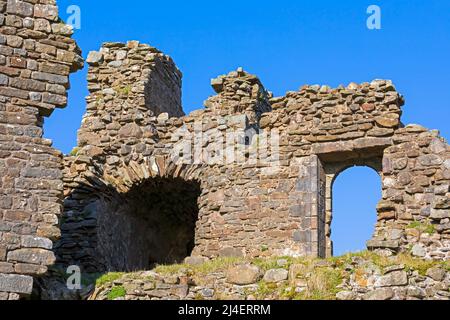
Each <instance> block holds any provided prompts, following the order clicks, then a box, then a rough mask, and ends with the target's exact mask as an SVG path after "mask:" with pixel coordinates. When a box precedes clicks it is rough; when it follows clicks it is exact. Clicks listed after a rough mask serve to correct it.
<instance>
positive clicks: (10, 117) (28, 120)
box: [0, 0, 83, 300]
mask: <svg viewBox="0 0 450 320" xmlns="http://www.w3.org/2000/svg"><path fill="white" fill-rule="evenodd" d="M0 31H1V32H0V299H13V300H14V299H19V298H20V297H21V296H22V295H28V294H30V293H31V290H32V286H33V278H32V277H33V276H39V275H43V274H45V273H46V272H47V267H48V266H49V265H52V264H53V263H54V262H55V255H54V253H53V251H52V246H53V245H52V241H54V240H56V239H58V238H59V236H60V228H59V222H58V218H59V217H60V215H61V212H62V200H63V199H62V197H63V184H62V165H63V162H62V160H63V159H62V154H61V152H60V151H57V150H55V149H53V148H52V146H51V141H49V140H47V139H44V138H43V137H42V124H43V121H44V120H43V117H45V116H49V115H50V114H51V113H52V111H53V110H54V109H55V108H61V107H64V106H65V105H66V103H67V97H66V92H67V89H68V88H69V74H70V72H73V71H76V70H78V69H80V68H81V67H82V66H83V60H82V58H81V57H80V50H79V48H78V47H77V45H76V43H75V42H74V41H73V40H72V39H71V38H70V36H71V34H72V29H71V28H70V27H68V26H67V25H65V24H64V23H62V21H61V20H60V19H59V18H58V9H57V7H56V5H55V1H52V0H42V1H39V0H32V1H31V0H29V1H15V0H9V1H0Z"/></svg>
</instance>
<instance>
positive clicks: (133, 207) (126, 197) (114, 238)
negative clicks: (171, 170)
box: [97, 178, 200, 271]
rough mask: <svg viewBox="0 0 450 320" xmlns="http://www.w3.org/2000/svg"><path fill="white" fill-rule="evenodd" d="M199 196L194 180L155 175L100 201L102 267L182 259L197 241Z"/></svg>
mask: <svg viewBox="0 0 450 320" xmlns="http://www.w3.org/2000/svg"><path fill="white" fill-rule="evenodd" d="M199 195H200V186H199V185H198V183H196V182H193V181H190V182H186V181H184V180H182V179H163V178H153V179H150V180H148V181H146V182H144V183H142V184H141V185H139V186H136V187H134V188H133V189H131V190H130V191H129V192H128V193H126V194H123V195H119V194H116V196H114V197H113V198H110V199H106V198H103V199H101V200H99V201H98V202H97V204H98V205H97V212H98V252H99V253H100V256H101V257H102V260H103V261H102V262H103V264H104V266H105V270H107V271H137V270H149V269H151V268H153V267H154V266H155V265H157V264H171V263H180V262H182V261H183V260H184V258H186V257H188V256H189V255H190V254H191V252H192V249H193V248H194V246H195V225H196V222H197V219H198V210H199V209H198V204H197V199H198V196H199ZM168 199H170V200H169V201H168Z"/></svg>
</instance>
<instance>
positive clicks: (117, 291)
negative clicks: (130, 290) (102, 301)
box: [107, 286, 127, 300]
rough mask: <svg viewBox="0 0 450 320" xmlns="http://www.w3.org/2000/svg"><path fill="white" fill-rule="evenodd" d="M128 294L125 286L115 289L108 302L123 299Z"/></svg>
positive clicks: (109, 293)
mask: <svg viewBox="0 0 450 320" xmlns="http://www.w3.org/2000/svg"><path fill="white" fill-rule="evenodd" d="M126 294H127V291H126V290H125V288H124V287H123V286H115V287H113V288H112V289H111V290H110V291H109V292H108V295H107V298H108V300H116V299H117V298H123V297H125V296H126Z"/></svg>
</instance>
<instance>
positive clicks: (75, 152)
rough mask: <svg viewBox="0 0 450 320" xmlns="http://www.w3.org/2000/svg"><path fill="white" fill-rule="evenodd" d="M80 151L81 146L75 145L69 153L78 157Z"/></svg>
mask: <svg viewBox="0 0 450 320" xmlns="http://www.w3.org/2000/svg"><path fill="white" fill-rule="evenodd" d="M79 152H80V148H79V147H75V148H73V149H72V151H70V153H69V155H70V156H72V157H76V156H77V155H78V153H79Z"/></svg>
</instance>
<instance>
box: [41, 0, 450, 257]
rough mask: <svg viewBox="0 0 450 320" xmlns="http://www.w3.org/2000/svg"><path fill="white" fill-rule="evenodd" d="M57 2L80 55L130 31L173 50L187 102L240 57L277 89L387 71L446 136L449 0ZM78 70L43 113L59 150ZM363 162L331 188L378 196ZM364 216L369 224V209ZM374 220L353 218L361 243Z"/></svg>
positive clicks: (410, 109)
mask: <svg viewBox="0 0 450 320" xmlns="http://www.w3.org/2000/svg"><path fill="white" fill-rule="evenodd" d="M57 2H58V5H59V6H60V14H61V16H62V17H63V18H66V17H67V14H66V13H65V11H66V8H67V7H68V6H69V5H71V4H74V3H76V4H77V5H79V6H80V8H81V14H82V15H81V19H82V25H81V30H77V31H76V34H75V39H76V40H77V41H78V43H79V45H80V47H81V48H82V50H83V56H84V57H86V56H87V53H88V52H89V51H90V50H97V49H98V48H99V47H100V45H101V43H102V42H104V41H127V40H130V39H134V40H140V41H141V42H145V43H149V44H151V45H153V46H155V47H157V48H159V49H160V50H162V51H164V52H165V53H167V54H169V55H170V56H172V57H173V59H174V60H175V62H176V63H177V65H178V67H179V68H180V69H181V71H182V72H183V74H184V79H183V82H184V84H183V103H184V110H185V111H186V112H190V111H192V110H195V109H199V108H201V107H202V103H203V101H204V100H205V99H206V98H207V97H208V96H209V95H212V94H213V91H212V89H211V88H210V86H209V81H210V79H211V78H213V77H215V76H217V75H219V74H223V73H226V72H228V71H231V70H233V69H236V68H237V67H239V66H242V67H244V69H245V70H247V71H249V72H252V73H254V74H257V75H258V76H259V77H260V78H261V80H262V82H263V83H264V85H265V86H266V88H267V89H269V90H271V91H273V92H274V93H275V95H284V93H285V92H286V91H289V90H297V89H298V88H299V87H300V86H301V85H303V84H316V83H317V84H328V85H330V86H333V87H335V86H338V85H339V84H348V83H349V82H352V81H354V82H364V81H371V80H372V79H375V78H385V79H391V80H393V81H394V83H395V85H396V87H397V90H399V91H400V92H401V93H402V94H404V95H405V97H406V106H405V107H404V116H403V121H404V122H405V123H420V124H422V125H424V126H426V127H428V128H430V129H436V128H438V129H440V130H441V133H442V135H443V136H444V137H446V138H447V139H448V138H449V137H450V128H449V125H448V122H449V118H450V88H449V87H450V81H449V78H450V1H446V0H422V1H419V0H396V1H392V0H383V1H381V0H369V1H366V0H358V1H353V0H343V1H332V0H322V1H299V0H291V1H287V0H278V1H234V0H228V1H222V2H220V1H153V0H139V1H138V0H128V1H126V2H119V1H106V0H95V1H93V0H78V1H74V0H58V1H57ZM372 4H376V5H378V6H380V8H381V10H382V29H381V30H369V29H367V27H366V20H367V17H368V15H367V14H366V9H367V7H368V6H369V5H372ZM85 79H86V69H85V70H83V71H80V72H78V73H77V74H74V75H72V76H71V83H72V89H71V91H70V93H69V106H68V107H67V108H66V109H64V110H58V111H56V112H55V113H54V114H53V116H52V117H51V118H50V119H48V120H46V124H45V136H46V137H48V138H51V139H53V141H54V145H55V147H57V148H59V149H61V150H63V151H64V152H66V153H67V152H69V151H70V150H71V149H72V147H74V146H75V145H76V131H77V129H78V127H79V125H80V121H81V117H82V114H83V113H84V110H85V102H84V97H85V96H86V95H87V90H86V80H85ZM364 172H366V173H364V174H362V175H360V176H358V175H353V174H352V175H351V178H349V180H348V181H347V177H345V178H344V177H343V178H342V179H344V180H345V181H347V182H346V183H345V188H342V189H344V190H342V191H341V188H335V189H339V190H335V195H336V197H342V196H344V197H345V196H348V198H347V199H352V200H353V199H354V198H353V197H352V194H351V192H352V190H356V191H360V190H358V186H360V185H361V184H364V186H365V187H366V188H365V189H367V190H366V191H367V193H366V196H365V197H367V203H371V202H373V199H375V203H376V201H377V200H378V199H379V190H378V189H379V185H377V183H379V181H378V182H377V181H376V179H370V180H371V181H372V180H373V181H374V183H373V185H370V186H369V185H367V183H366V181H368V180H369V178H370V177H371V174H372V173H371V172H370V171H369V170H365V171H364ZM363 198H364V197H363ZM339 210H341V209H339ZM350 211H351V212H355V209H354V208H353V207H352V206H350V204H347V205H346V206H344V207H343V208H342V212H336V210H335V216H337V217H336V219H338V218H343V217H344V216H345V214H346V212H350ZM366 215H374V212H368V213H367V214H366ZM359 216H360V217H361V218H362V219H363V218H364V216H365V215H364V214H360V215H359ZM364 219H366V218H364ZM364 219H363V222H365V224H366V226H367V225H369V224H370V223H368V221H369V220H368V218H367V219H366V220H364ZM349 220H352V221H353V220H354V219H349ZM336 223H337V222H336ZM372 228H373V226H372V225H370V226H369V227H367V228H362V227H356V226H355V227H354V230H355V232H354V236H355V239H356V238H358V240H357V241H356V240H355V243H356V242H357V243H358V244H359V247H361V248H362V247H364V241H365V240H366V239H367V238H368V236H367V234H370V232H371V231H372ZM336 240H338V239H336ZM338 243H339V241H336V244H337V245H338ZM361 244H362V245H361ZM345 249H346V248H344V247H342V248H341V247H339V248H338V249H337V251H338V252H342V251H343V250H345ZM352 249H353V248H352Z"/></svg>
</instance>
